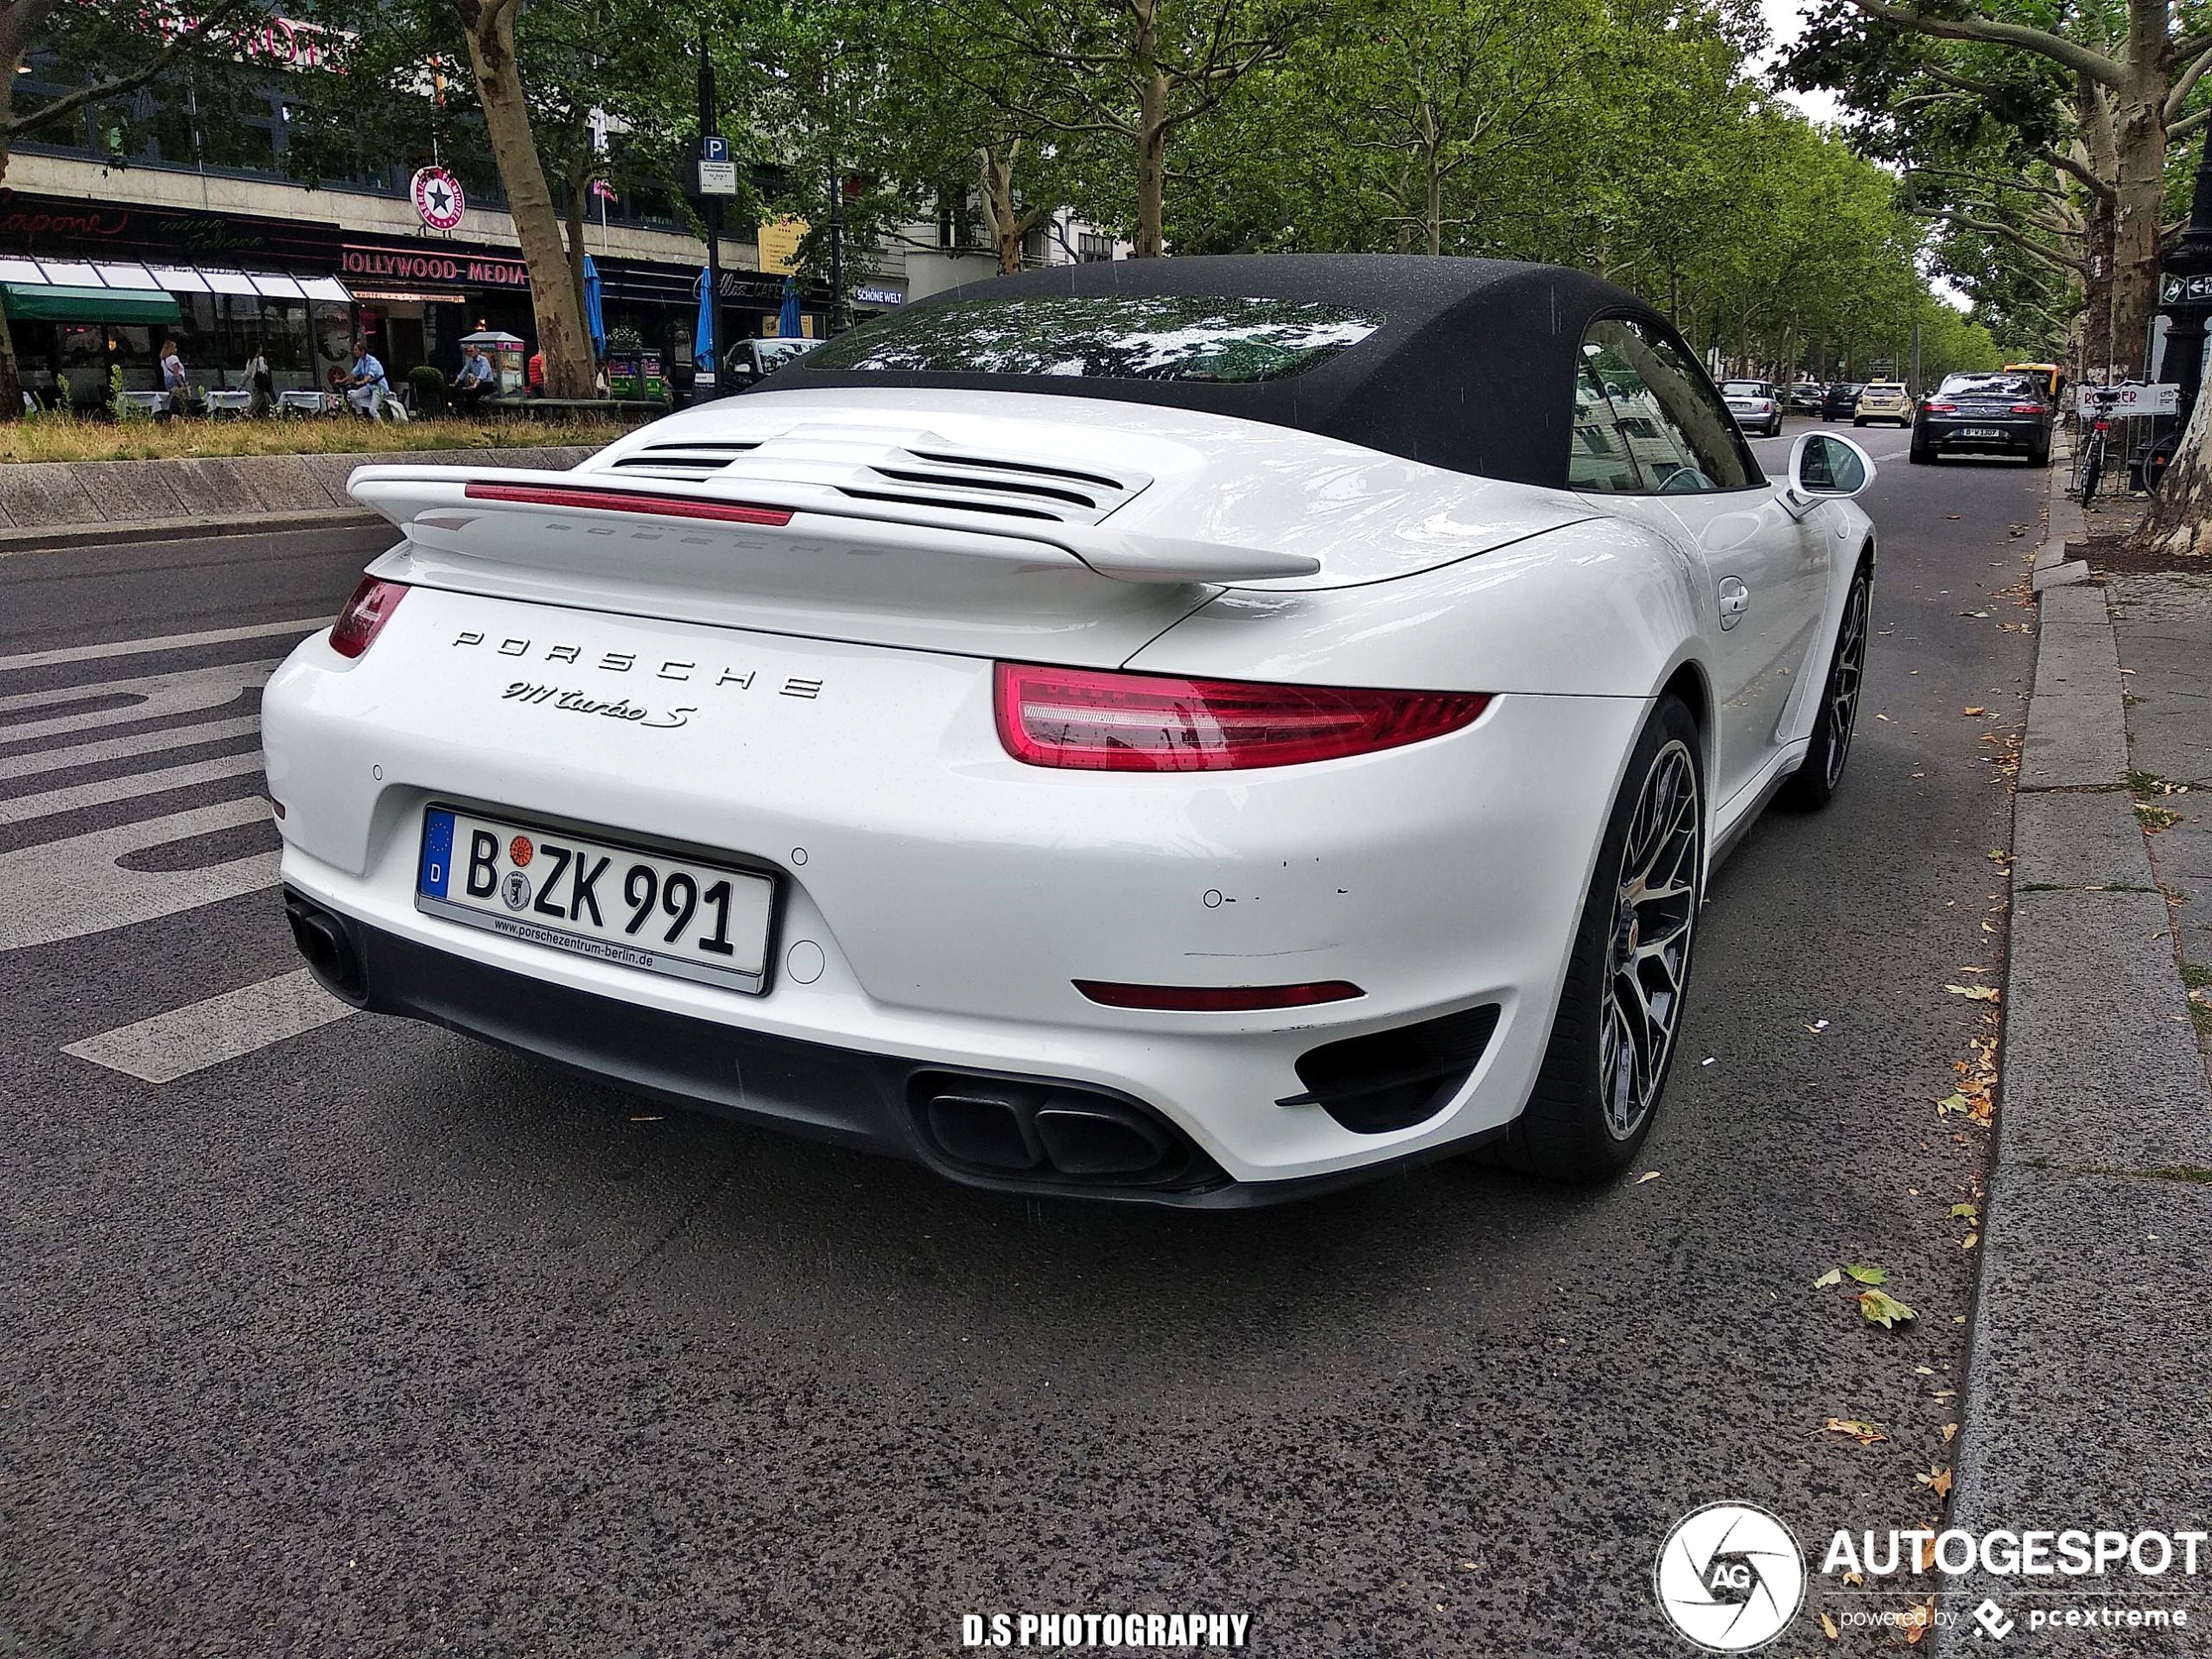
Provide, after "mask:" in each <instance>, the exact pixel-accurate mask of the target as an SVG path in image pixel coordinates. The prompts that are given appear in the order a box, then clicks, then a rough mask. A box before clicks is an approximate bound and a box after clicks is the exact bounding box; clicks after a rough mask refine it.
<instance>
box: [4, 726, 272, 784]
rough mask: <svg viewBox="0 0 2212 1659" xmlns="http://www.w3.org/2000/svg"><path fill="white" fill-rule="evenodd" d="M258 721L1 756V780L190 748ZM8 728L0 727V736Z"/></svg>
mask: <svg viewBox="0 0 2212 1659" xmlns="http://www.w3.org/2000/svg"><path fill="white" fill-rule="evenodd" d="M260 724H261V721H260V717H259V716H258V715H253V714H241V715H239V716H238V717H237V718H235V719H229V720H202V721H200V722H199V724H197V725H172V726H165V727H163V728H162V730H160V731H158V732H132V734H131V735H130V736H128V737H124V738H100V739H99V740H98V742H95V743H78V744H72V745H70V746H69V747H68V748H66V749H46V750H41V751H37V752H32V753H30V754H20V755H5V756H0V782H4V781H5V780H7V779H11V778H36V777H37V776H38V775H39V774H40V773H41V772H67V771H68V770H69V769H70V768H71V767H72V766H94V765H99V764H100V762H102V761H104V760H123V759H128V758H129V757H131V756H132V755H145V754H158V753H160V752H164V751H165V750H170V749H189V748H192V747H193V746H194V745H199V744H202V743H221V742H224V741H226V739H228V738H242V737H245V736H246V734H247V733H248V732H253V731H255V730H256V729H258V728H259V727H260ZM6 731H7V728H6V727H5V726H0V735H4V733H5V732H6Z"/></svg>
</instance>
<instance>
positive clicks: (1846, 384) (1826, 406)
mask: <svg viewBox="0 0 2212 1659" xmlns="http://www.w3.org/2000/svg"><path fill="white" fill-rule="evenodd" d="M1865 389H1866V382H1865V381H1830V382H1829V383H1828V389H1827V390H1826V391H1825V392H1824V393H1822V394H1821V396H1820V418H1821V419H1822V420H1824V421H1848V420H1850V419H1851V416H1852V415H1854V414H1856V413H1857V412H1858V395H1859V394H1860V393H1861V392H1863V391H1865Z"/></svg>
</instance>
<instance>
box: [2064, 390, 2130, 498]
mask: <svg viewBox="0 0 2212 1659" xmlns="http://www.w3.org/2000/svg"><path fill="white" fill-rule="evenodd" d="M2088 395H2089V401H2090V404H2091V405H2092V408H2091V410H2090V418H2089V437H2088V441H2087V442H2085V443H2084V444H2083V445H2082V446H2081V456H2080V461H2079V462H2077V463H2076V464H2075V469H2074V489H2073V491H2072V492H2071V493H2072V495H2073V496H2074V499H2075V500H2076V501H2078V502H2080V503H2081V508H2082V510H2083V511H2084V512H2090V511H2094V503H2095V502H2096V499H2097V486H2098V485H2099V484H2101V483H2102V482H2104V475H2105V445H2106V442H2107V434H2108V433H2109V432H2110V431H2111V429H2112V411H2113V408H2114V405H2116V404H2117V403H2118V402H2119V401H2120V394H2119V392H2118V391H2117V390H2115V389H2114V388H2109V387H2101V386H2093V387H2090V388H2088Z"/></svg>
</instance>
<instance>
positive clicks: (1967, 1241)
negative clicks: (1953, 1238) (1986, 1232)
mask: <svg viewBox="0 0 2212 1659" xmlns="http://www.w3.org/2000/svg"><path fill="white" fill-rule="evenodd" d="M1979 1243H1981V1235H1980V1234H1979V1233H1968V1234H1967V1235H1966V1237H1965V1238H1961V1239H1960V1240H1959V1249H1961V1250H1972V1249H1973V1247H1974V1246H1975V1245H1976V1244H1979Z"/></svg>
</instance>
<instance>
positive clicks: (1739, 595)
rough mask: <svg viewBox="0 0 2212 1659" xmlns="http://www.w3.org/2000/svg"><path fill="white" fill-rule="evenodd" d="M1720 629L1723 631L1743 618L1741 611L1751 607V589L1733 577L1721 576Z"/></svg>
mask: <svg viewBox="0 0 2212 1659" xmlns="http://www.w3.org/2000/svg"><path fill="white" fill-rule="evenodd" d="M1719 595H1720V602H1721V631H1722V632H1723V633H1725V632H1727V631H1728V630H1730V628H1733V627H1735V626H1736V624H1737V623H1739V622H1741V621H1743V613H1744V612H1745V611H1747V610H1750V608H1751V590H1750V589H1749V588H1747V587H1745V586H1744V585H1743V583H1742V582H1740V581H1738V580H1737V578H1736V577H1732V576H1731V577H1722V578H1721V584H1720V588H1719Z"/></svg>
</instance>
